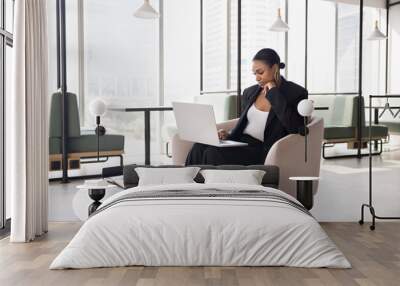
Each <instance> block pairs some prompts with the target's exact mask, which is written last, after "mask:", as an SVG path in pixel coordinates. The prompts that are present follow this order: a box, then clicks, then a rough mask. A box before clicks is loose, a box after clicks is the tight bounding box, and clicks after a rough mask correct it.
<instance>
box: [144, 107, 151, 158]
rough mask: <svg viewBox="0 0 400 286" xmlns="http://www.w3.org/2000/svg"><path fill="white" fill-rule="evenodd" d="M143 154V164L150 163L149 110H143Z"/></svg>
mask: <svg viewBox="0 0 400 286" xmlns="http://www.w3.org/2000/svg"><path fill="white" fill-rule="evenodd" d="M144 154H145V161H144V163H145V165H150V110H145V111H144Z"/></svg>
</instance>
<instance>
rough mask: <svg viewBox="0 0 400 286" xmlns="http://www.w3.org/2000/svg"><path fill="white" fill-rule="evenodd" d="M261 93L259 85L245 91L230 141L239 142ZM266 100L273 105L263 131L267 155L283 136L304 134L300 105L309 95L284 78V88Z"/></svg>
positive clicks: (276, 90)
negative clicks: (250, 109)
mask: <svg viewBox="0 0 400 286" xmlns="http://www.w3.org/2000/svg"><path fill="white" fill-rule="evenodd" d="M261 90H262V87H261V86H259V85H258V84H256V85H253V86H250V87H248V88H246V89H245V90H244V91H243V95H242V113H241V116H240V119H239V121H238V123H237V124H236V126H235V127H234V128H233V129H232V131H231V133H230V134H229V136H228V139H230V140H240V137H241V136H242V135H243V131H244V129H245V128H246V126H247V122H248V121H247V112H248V111H249V108H250V107H251V105H252V104H253V103H254V102H255V100H256V99H257V95H258V94H259V93H260V92H261ZM266 97H267V99H268V100H269V102H270V103H271V110H270V112H269V115H268V119H267V123H266V125H265V129H264V151H265V155H266V154H267V153H268V151H269V149H270V148H271V146H272V145H273V144H274V143H275V142H276V141H278V140H279V139H281V138H282V137H285V136H286V135H288V134H292V133H299V132H301V133H303V134H304V118H303V117H302V116H301V115H300V114H299V113H298V111H297V105H298V103H299V102H300V101H301V100H303V99H306V98H308V92H307V90H306V89H305V88H303V87H301V86H300V85H298V84H295V83H293V82H291V81H287V80H285V79H284V78H283V77H282V82H281V85H280V86H279V87H274V88H272V89H270V90H269V91H268V93H267V95H266Z"/></svg>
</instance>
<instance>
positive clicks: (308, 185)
mask: <svg viewBox="0 0 400 286" xmlns="http://www.w3.org/2000/svg"><path fill="white" fill-rule="evenodd" d="M296 183H297V193H296V198H297V200H298V201H299V202H301V203H302V204H303V206H304V207H305V208H306V209H308V210H311V209H312V207H313V205H314V195H313V181H312V180H299V181H297V182H296Z"/></svg>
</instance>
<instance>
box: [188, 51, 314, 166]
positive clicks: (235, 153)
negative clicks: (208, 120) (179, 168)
mask: <svg viewBox="0 0 400 286" xmlns="http://www.w3.org/2000/svg"><path fill="white" fill-rule="evenodd" d="M284 67H285V64H284V63H281V61H280V58H279V55H278V54H277V53H276V52H275V51H274V50H272V49H262V50H260V51H259V52H258V53H257V54H256V55H255V56H254V58H253V67H252V69H253V73H254V75H255V77H256V81H257V83H258V84H256V85H253V86H250V87H248V88H246V89H245V90H244V91H243V95H242V113H241V116H240V119H239V121H238V123H237V124H236V126H235V127H234V128H233V130H232V131H231V132H230V133H228V132H227V131H226V130H219V131H218V136H219V138H220V139H228V140H235V141H241V142H246V143H248V145H247V146H243V147H224V148H219V147H215V146H210V145H206V144H200V143H196V144H194V145H193V147H192V149H191V150H190V152H189V154H188V156H187V158H186V165H227V164H240V165H252V164H264V161H265V157H266V155H267V153H268V151H269V149H270V148H271V146H272V145H273V144H274V143H275V142H276V141H277V140H279V139H280V138H282V137H285V136H286V135H288V134H291V133H299V132H300V133H304V121H303V117H302V116H301V115H300V114H299V113H298V112H297V105H298V103H299V102H300V101H301V100H303V99H306V98H307V97H308V92H307V90H306V89H304V88H303V87H301V86H299V85H297V84H295V83H293V82H290V81H287V80H286V79H285V78H283V77H282V76H281V75H280V69H283V68H284Z"/></svg>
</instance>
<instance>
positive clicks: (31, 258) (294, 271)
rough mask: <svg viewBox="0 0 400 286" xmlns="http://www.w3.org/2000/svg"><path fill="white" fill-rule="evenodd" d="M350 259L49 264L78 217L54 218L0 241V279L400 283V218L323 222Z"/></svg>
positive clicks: (312, 285) (207, 285)
mask: <svg viewBox="0 0 400 286" xmlns="http://www.w3.org/2000/svg"><path fill="white" fill-rule="evenodd" d="M321 225H322V227H323V228H324V229H325V231H326V232H327V233H328V235H329V236H330V237H331V239H332V240H333V241H334V242H335V243H336V244H337V245H338V247H339V248H340V249H341V250H342V251H343V252H344V254H345V255H346V257H347V258H348V259H349V260H350V262H351V263H352V266H353V268H352V269H346V270H344V269H307V268H290V267H142V266H137V267H116V268H100V269H85V270H52V271H51V270H49V269H48V267H49V265H50V263H51V261H52V260H53V259H54V258H55V256H56V255H57V254H58V253H59V252H60V251H61V250H62V249H63V248H64V247H65V246H66V244H67V243H68V242H69V241H70V240H71V238H72V237H73V235H74V234H75V233H76V232H77V230H78V229H79V227H80V223H50V231H49V233H47V234H46V235H44V236H43V237H41V238H38V239H37V240H35V241H34V242H32V243H28V244H24V243H13V244H12V243H9V241H8V238H6V239H3V240H1V241H0V269H1V271H0V285H2V286H8V285H10V286H11V285H12V286H14V285H32V286H33V285H66V286H72V285H85V286H90V285H96V286H97V285H136V286H180V285H194V286H216V285H229V286H234V285H237V286H250V285H251V286H265V285H290V286H291V285H299V286H301V285H304V286H319V285H346V286H352V285H354V286H357V285H358V286H359V285H361V286H380V285H385V286H391V285H399V281H400V279H399V277H400V231H399V230H400V223H399V222H378V225H377V229H376V230H375V231H370V230H369V228H368V225H363V226H360V225H358V224H357V223H343V222H341V223H321Z"/></svg>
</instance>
